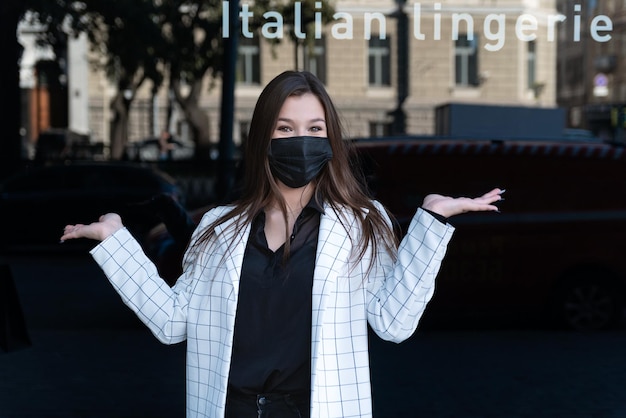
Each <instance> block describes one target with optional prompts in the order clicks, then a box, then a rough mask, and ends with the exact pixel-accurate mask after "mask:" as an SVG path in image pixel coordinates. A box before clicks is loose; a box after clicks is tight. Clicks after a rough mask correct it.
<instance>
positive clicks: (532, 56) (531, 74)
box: [526, 41, 537, 89]
mask: <svg viewBox="0 0 626 418" xmlns="http://www.w3.org/2000/svg"><path fill="white" fill-rule="evenodd" d="M536 48H537V44H536V43H535V41H529V42H528V56H527V58H526V59H527V67H528V69H527V70H528V88H529V89H534V88H535V87H536V83H537V54H536Z"/></svg>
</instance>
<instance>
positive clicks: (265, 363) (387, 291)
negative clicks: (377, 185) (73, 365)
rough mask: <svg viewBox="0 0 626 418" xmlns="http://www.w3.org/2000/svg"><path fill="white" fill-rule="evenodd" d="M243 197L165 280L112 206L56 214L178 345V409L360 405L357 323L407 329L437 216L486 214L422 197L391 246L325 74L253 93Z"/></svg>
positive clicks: (487, 203)
mask: <svg viewBox="0 0 626 418" xmlns="http://www.w3.org/2000/svg"><path fill="white" fill-rule="evenodd" d="M246 146H247V148H246V153H245V161H246V173H245V178H244V189H243V191H242V195H241V198H240V199H239V200H238V201H237V202H235V203H234V204H233V205H231V206H223V207H217V208H215V209H212V210H210V211H209V212H207V213H206V214H205V216H204V218H203V219H202V221H201V222H200V224H199V225H198V228H197V229H196V230H195V232H194V234H193V236H192V239H191V243H190V245H189V248H188V249H187V252H186V254H185V259H184V262H183V264H184V268H183V271H184V272H183V274H182V275H181V277H180V278H179V279H178V281H177V282H176V284H175V285H174V286H173V287H172V288H170V287H169V286H168V285H167V284H166V283H165V282H164V281H163V280H161V279H160V278H159V276H158V273H157V271H156V268H155V267H154V265H153V264H152V263H151V262H150V260H149V259H148V258H147V257H146V256H145V255H144V254H143V252H142V250H141V248H140V246H139V244H138V243H137V242H136V241H135V240H134V239H133V238H132V236H131V235H130V234H129V233H128V232H127V231H126V229H124V227H123V224H122V222H121V219H120V218H119V216H117V215H116V214H106V215H104V216H102V217H101V218H100V220H99V222H95V223H92V224H90V225H68V226H66V228H65V234H64V235H63V236H62V238H61V240H67V239H73V238H79V237H86V238H92V239H96V240H100V241H102V242H101V243H100V244H99V245H98V246H96V247H95V248H94V249H93V250H92V252H91V253H92V255H93V257H94V259H95V260H96V261H97V262H98V263H99V264H100V266H101V267H102V269H103V270H104V272H105V273H106V275H107V276H108V277H109V280H110V281H111V283H112V284H113V286H114V287H115V288H116V289H117V291H118V292H119V293H120V295H121V297H122V298H123V300H124V301H125V303H126V304H128V306H129V307H131V309H133V310H134V311H135V312H136V314H137V315H138V316H139V318H140V319H142V321H143V322H144V323H145V324H146V325H147V326H148V327H149V328H150V329H151V331H152V332H153V333H154V334H155V336H156V337H157V338H159V340H161V341H162V342H164V343H166V344H173V343H177V342H181V341H184V340H186V341H187V416H188V417H222V416H226V417H238V418H240V417H244V418H245V417H253V416H261V417H308V416H312V417H324V418H330V417H343V418H345V417H367V416H371V414H372V402H371V388H370V375H369V373H370V372H369V363H368V361H369V360H368V352H367V350H368V341H367V324H368V323H369V324H370V325H371V327H372V329H373V330H374V331H375V332H376V333H377V334H378V335H379V336H380V337H382V338H384V339H386V340H390V341H396V342H400V341H403V340H405V339H406V338H408V337H409V336H411V334H413V332H414V331H415V329H416V327H417V324H418V321H419V319H420V317H421V315H422V313H423V311H424V308H425V307H426V304H427V302H428V301H429V300H430V298H431V296H432V294H433V289H434V287H433V286H434V280H435V276H436V274H437V272H438V270H439V267H440V263H441V260H442V259H443V257H444V254H445V251H446V246H447V243H448V241H449V240H450V238H451V235H452V232H453V227H452V226H450V225H448V224H447V223H446V218H448V217H450V216H453V215H456V214H459V213H462V212H467V211H496V210H497V209H498V208H497V206H495V205H494V203H495V202H497V201H498V200H500V199H501V197H500V194H501V193H502V191H501V190H500V189H494V190H492V191H490V192H489V193H487V194H485V195H483V196H481V197H478V198H474V199H470V198H451V197H446V196H440V195H436V194H433V195H429V196H427V197H426V198H425V199H424V202H423V204H422V207H421V208H420V209H418V210H417V213H416V214H415V217H414V219H413V221H412V223H411V225H410V226H409V229H408V233H407V234H406V235H405V237H404V238H403V240H402V242H401V243H398V242H397V239H396V237H395V235H394V232H393V228H392V221H391V220H390V217H389V216H388V214H387V213H386V211H385V209H384V208H383V206H382V205H381V204H380V203H378V202H375V201H372V200H371V199H370V198H369V197H368V196H367V194H366V192H365V191H364V189H363V187H362V184H361V183H360V182H359V181H358V180H357V178H355V176H354V174H353V171H352V169H351V167H350V164H349V162H348V148H347V146H348V145H347V142H346V141H344V140H343V139H342V133H341V126H340V122H339V117H338V114H337V111H336V110H335V107H334V105H333V103H332V102H331V99H330V97H329V96H328V94H327V92H326V91H325V89H324V87H323V85H322V84H321V83H320V82H319V80H317V79H316V78H315V77H314V76H313V75H311V74H310V73H307V72H293V71H289V72H285V73H282V74H280V75H279V76H277V77H276V78H275V79H274V80H272V81H271V82H270V83H269V84H268V85H267V86H266V88H265V89H264V90H263V92H262V93H261V95H260V97H259V99H258V102H257V105H256V108H255V110H254V114H253V117H252V121H251V125H250V133H249V137H248V141H247V145H246Z"/></svg>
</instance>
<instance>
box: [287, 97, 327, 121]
mask: <svg viewBox="0 0 626 418" xmlns="http://www.w3.org/2000/svg"><path fill="white" fill-rule="evenodd" d="M278 117H279V119H285V118H286V119H292V120H295V119H312V118H324V107H323V106H322V102H320V100H319V99H318V98H317V96H315V95H314V94H312V93H305V94H302V95H299V96H289V97H288V98H287V99H286V100H285V102H284V103H283V105H282V107H281V108H280V112H279V115H278Z"/></svg>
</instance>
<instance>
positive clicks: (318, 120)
mask: <svg viewBox="0 0 626 418" xmlns="http://www.w3.org/2000/svg"><path fill="white" fill-rule="evenodd" d="M277 122H289V123H293V120H292V119H289V118H278V120H277ZM311 122H324V123H326V120H324V119H323V118H315V119H311V120H310V121H309V123H311Z"/></svg>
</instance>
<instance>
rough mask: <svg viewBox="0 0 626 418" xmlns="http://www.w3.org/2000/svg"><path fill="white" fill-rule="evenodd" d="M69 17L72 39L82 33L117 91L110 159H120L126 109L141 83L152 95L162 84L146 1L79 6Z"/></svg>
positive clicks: (104, 0) (153, 19) (158, 46)
mask: <svg viewBox="0 0 626 418" xmlns="http://www.w3.org/2000/svg"><path fill="white" fill-rule="evenodd" d="M71 12H72V23H71V27H72V30H73V32H74V33H78V32H85V33H87V35H88V37H89V41H90V43H91V47H92V50H93V51H94V52H96V53H97V55H98V56H101V57H103V58H104V59H103V61H102V62H97V63H95V65H97V66H100V67H101V68H103V69H104V71H105V72H106V74H107V76H108V78H109V79H110V80H112V81H113V82H114V83H115V84H116V86H117V91H116V94H115V96H114V97H113V98H112V100H111V103H110V107H111V110H112V111H113V117H112V120H111V138H110V144H111V158H112V159H120V158H122V157H123V155H124V150H125V148H126V144H127V143H128V122H129V113H130V107H131V105H132V102H133V99H134V98H135V96H136V92H137V90H138V89H139V88H140V87H141V86H142V85H143V83H144V82H145V81H147V80H150V81H151V82H152V85H153V91H156V90H158V88H159V87H160V86H161V84H162V83H163V65H164V63H163V51H162V45H163V41H162V39H161V27H160V25H159V19H158V13H157V12H158V9H157V8H155V6H154V4H153V1H152V0H133V1H130V2H129V1H124V0H85V1H84V2H82V3H81V6H80V7H77V8H74V9H72V10H71Z"/></svg>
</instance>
